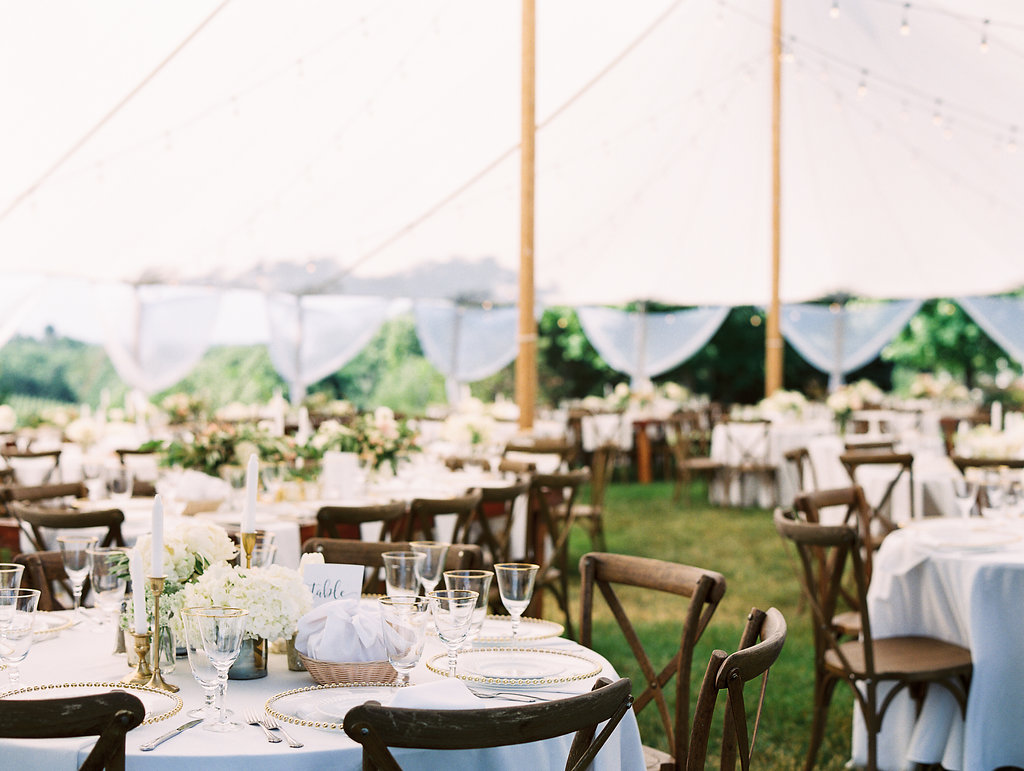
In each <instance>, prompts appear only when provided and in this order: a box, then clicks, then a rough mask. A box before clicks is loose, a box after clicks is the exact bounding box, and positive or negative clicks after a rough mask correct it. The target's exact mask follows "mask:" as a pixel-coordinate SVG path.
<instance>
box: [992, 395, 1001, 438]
mask: <svg viewBox="0 0 1024 771" xmlns="http://www.w3.org/2000/svg"><path fill="white" fill-rule="evenodd" d="M990 420H991V423H992V430H993V431H1002V430H1003V403H1002V402H992V417H991V419H990Z"/></svg>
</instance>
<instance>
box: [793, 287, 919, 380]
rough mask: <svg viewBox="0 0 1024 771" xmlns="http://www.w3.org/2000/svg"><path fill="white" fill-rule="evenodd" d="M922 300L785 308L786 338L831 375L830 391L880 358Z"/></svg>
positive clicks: (795, 305) (802, 354)
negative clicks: (848, 376)
mask: <svg viewBox="0 0 1024 771" xmlns="http://www.w3.org/2000/svg"><path fill="white" fill-rule="evenodd" d="M920 307H921V301H920V300H897V301H895V302H890V303H872V304H859V303H857V304H851V305H838V304H835V305H811V304H807V303H793V304H787V305H784V306H783V308H782V316H781V319H780V321H781V325H782V335H783V337H785V338H786V340H788V341H789V343H790V344H791V345H792V346H793V347H794V348H795V349H796V351H797V353H799V354H800V355H801V356H802V357H803V358H804V359H805V360H806V361H807V362H808V363H809V364H810V365H811V366H812V367H815V368H816V369H820V370H821V371H822V372H828V373H829V390H830V391H832V390H835V389H836V388H838V387H839V386H840V385H842V383H843V378H844V376H845V375H846V374H847V373H849V372H853V371H854V370H856V369H860V368H861V367H863V366H864V365H865V364H867V363H868V362H870V361H872V360H873V359H875V358H876V357H877V356H878V354H879V353H881V351H882V349H883V348H884V347H885V346H886V344H887V343H888V342H889V341H890V340H892V339H893V337H895V336H896V334H897V333H898V332H899V331H900V330H901V329H903V327H905V326H906V325H907V324H908V323H909V321H910V319H911V318H912V317H913V315H914V314H915V313H917V311H918V309H919V308H920Z"/></svg>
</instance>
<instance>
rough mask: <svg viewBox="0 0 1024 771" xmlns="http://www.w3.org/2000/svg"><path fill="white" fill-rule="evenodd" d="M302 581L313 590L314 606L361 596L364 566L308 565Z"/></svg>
mask: <svg viewBox="0 0 1024 771" xmlns="http://www.w3.org/2000/svg"><path fill="white" fill-rule="evenodd" d="M302 582H303V583H304V584H305V585H306V586H308V587H309V589H310V591H312V592H313V607H316V606H318V605H323V604H324V603H325V602H333V601H334V600H340V599H342V598H349V597H359V595H360V594H362V589H363V566H362V565H339V564H325V565H316V564H313V565H306V569H305V570H304V571H303V573H302Z"/></svg>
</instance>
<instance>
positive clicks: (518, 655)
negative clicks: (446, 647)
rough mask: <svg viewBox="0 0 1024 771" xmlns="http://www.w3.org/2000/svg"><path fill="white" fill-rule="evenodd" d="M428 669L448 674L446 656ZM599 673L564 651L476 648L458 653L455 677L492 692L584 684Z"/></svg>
mask: <svg viewBox="0 0 1024 771" xmlns="http://www.w3.org/2000/svg"><path fill="white" fill-rule="evenodd" d="M427 669H429V670H430V671H431V672H434V673H436V674H439V675H447V674H448V654H447V653H439V654H437V655H436V656H433V657H431V658H430V659H428V661H427ZM600 673H601V664H599V663H598V662H596V661H594V660H593V659H588V658H587V657H586V656H580V655H579V654H577V653H569V652H567V651H557V650H549V649H546V648H479V649H474V650H470V651H459V655H458V664H457V665H456V667H455V676H456V677H457V678H459V679H460V680H464V681H466V682H467V683H472V684H474V685H481V686H484V687H494V688H504V689H508V688H543V687H546V686H549V685H557V684H559V683H572V682H575V681H577V680H586V679H587V678H589V677H594V676H595V675H598V674H600Z"/></svg>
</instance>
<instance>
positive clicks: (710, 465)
mask: <svg viewBox="0 0 1024 771" xmlns="http://www.w3.org/2000/svg"><path fill="white" fill-rule="evenodd" d="M678 463H679V465H680V466H682V467H684V468H688V469H690V470H692V471H718V470H719V469H722V468H725V464H724V463H722V462H721V461H718V460H713V459H711V458H687V459H686V460H684V461H679V462H678Z"/></svg>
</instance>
